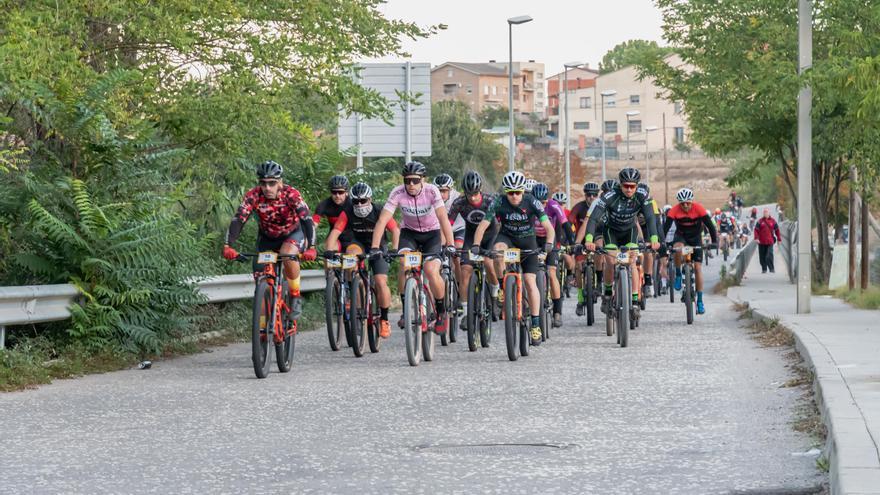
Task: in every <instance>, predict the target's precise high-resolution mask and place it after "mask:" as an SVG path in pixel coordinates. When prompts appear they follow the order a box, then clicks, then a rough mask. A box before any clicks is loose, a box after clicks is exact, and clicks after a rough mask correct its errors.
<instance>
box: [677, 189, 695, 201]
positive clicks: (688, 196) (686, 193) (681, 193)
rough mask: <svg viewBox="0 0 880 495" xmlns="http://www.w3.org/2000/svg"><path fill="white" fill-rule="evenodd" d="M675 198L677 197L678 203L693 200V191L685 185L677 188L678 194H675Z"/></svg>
mask: <svg viewBox="0 0 880 495" xmlns="http://www.w3.org/2000/svg"><path fill="white" fill-rule="evenodd" d="M675 199H677V200H678V202H679V203H684V202H685V201H693V200H694V192H693V191H691V190H690V189H688V188H686V187H682V188H681V189H679V190H678V194H676V195H675Z"/></svg>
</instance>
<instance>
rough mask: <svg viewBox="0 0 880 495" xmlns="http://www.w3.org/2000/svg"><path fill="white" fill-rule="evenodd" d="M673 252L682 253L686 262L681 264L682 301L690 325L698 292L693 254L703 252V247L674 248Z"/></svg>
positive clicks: (692, 320) (692, 321)
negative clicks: (695, 286) (695, 285)
mask: <svg viewBox="0 0 880 495" xmlns="http://www.w3.org/2000/svg"><path fill="white" fill-rule="evenodd" d="M672 251H673V252H676V253H678V252H680V253H681V255H682V256H683V257H684V260H683V261H682V264H681V278H682V285H681V299H682V301H683V302H684V306H685V314H686V318H687V323H688V325H691V324H693V323H694V296H695V295H696V290H695V288H694V282H695V281H694V261H693V258H692V256H693V254H694V253H695V252H697V251H703V252H705V250H704V249H703V247H702V246H681V247H678V248H672Z"/></svg>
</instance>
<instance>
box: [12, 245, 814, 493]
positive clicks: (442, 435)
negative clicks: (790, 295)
mask: <svg viewBox="0 0 880 495" xmlns="http://www.w3.org/2000/svg"><path fill="white" fill-rule="evenodd" d="M717 269H718V263H717V262H716V263H714V264H713V266H710V270H709V271H710V272H712V273H715V272H717ZM711 278H717V275H716V276H714V277H711ZM572 301H573V300H569V301H568V304H566V310H565V311H566V326H565V327H564V328H562V329H558V330H557V331H556V332H555V334H554V335H553V338H552V340H550V341H549V342H547V343H545V345H542V346H541V347H539V348H533V352H532V355H531V356H529V357H527V358H520V360H519V361H518V362H509V361H508V360H507V357H506V353H505V351H504V341H503V327H502V325H501V324H500V322H499V323H496V326H495V330H496V335H495V340H494V341H493V346H492V347H491V348H490V349H480V350H478V351H477V352H475V353H470V352H468V351H467V347H466V344H465V343H462V342H461V341H459V343H458V344H454V345H452V346H451V347H448V348H440V346H439V343H438V347H437V349H438V351H437V355H436V359H435V361H434V362H431V363H423V364H422V365H420V366H418V367H415V368H413V367H410V366H409V365H408V364H407V362H406V355H405V350H404V347H403V339H402V335H401V333H400V332H399V331H396V332H395V334H394V335H393V336H392V339H391V340H390V341H388V342H385V343H384V346H383V348H382V350H381V352H380V353H379V354H376V355H367V356H365V357H363V358H360V359H357V358H354V357H353V356H352V355H351V353H350V351H348V350H343V351H340V352H336V353H334V352H331V351H330V350H329V347H328V345H327V342H326V334H325V332H307V333H302V334H300V335H299V338H298V345H297V356H296V362H295V366H294V371H293V372H291V373H289V374H286V375H282V374H278V373H273V374H271V375H270V376H269V378H267V379H265V380H257V379H255V378H254V375H253V371H252V367H251V363H250V347H249V344H237V345H231V346H228V347H223V348H216V349H214V350H213V352H209V353H204V354H200V355H196V356H191V357H185V358H180V359H174V360H170V361H165V362H157V363H154V365H153V368H152V369H150V370H143V371H141V370H136V369H135V370H130V371H121V372H116V373H108V374H104V375H95V376H88V377H84V378H80V379H76V380H63V381H58V382H56V383H55V384H52V385H49V386H45V387H41V388H40V389H38V390H32V391H26V392H19V393H10V394H4V395H0V492H2V493H61V492H63V493H355V492H357V493H403V492H406V493H476V492H487V493H488V492H491V493H600V494H610V493H626V494H630V493H650V494H660V493H663V494H667V493H669V494H671V493H693V494H708V493H730V492H733V491H737V490H746V491H749V492H750V493H768V491H767V490H771V489H788V490H792V491H791V492H787V493H801V492H799V491H798V490H801V489H805V488H809V487H813V486H815V485H817V484H819V483H821V482H822V481H823V479H824V478H823V476H822V475H821V474H820V473H819V472H818V471H817V469H816V467H815V458H814V457H806V456H799V455H793V454H797V453H801V452H805V451H808V450H809V449H810V448H811V447H812V441H811V439H809V438H808V437H806V436H805V435H803V434H799V433H796V432H795V431H793V430H792V428H791V422H792V420H793V418H794V414H795V408H796V404H797V401H798V398H799V397H800V395H801V393H802V391H800V390H798V389H793V388H780V385H781V384H782V383H784V382H785V381H786V380H787V379H788V378H790V372H789V370H787V369H786V368H785V361H784V359H783V358H782V353H781V351H778V350H771V349H766V348H761V347H759V346H758V345H757V344H756V343H755V342H754V341H752V340H751V339H750V338H749V337H748V336H747V335H746V333H745V331H744V330H742V329H740V328H739V324H738V322H737V321H736V315H735V314H734V313H733V311H732V310H731V308H730V307H729V303H728V301H727V300H726V299H725V298H722V297H720V296H708V295H707V297H706V303H707V309H708V312H709V313H708V315H705V316H700V317H698V318H697V321H696V323H695V324H694V325H693V326H686V325H684V324H683V319H684V309H683V305H681V304H680V303H676V304H670V303H669V302H668V300H667V301H665V302H663V301H661V300H659V299H658V300H655V301H651V303H650V304H649V306H648V310H647V312H645V313H644V318H643V320H642V325H641V328H639V329H638V330H636V331H635V332H634V333H633V334H632V335H631V339H630V347H628V348H626V349H621V348H619V347H617V346H616V345H615V342H614V338H610V337H606V336H604V323H603V320H602V319H601V317H600V318H599V321H598V322H597V323H598V324H597V326H596V327H586V325H585V320H583V319H580V318H577V317H575V316H574V307H573V304H572ZM394 319H396V315H395V318H394ZM544 444H546V445H544ZM468 446H470V447H468Z"/></svg>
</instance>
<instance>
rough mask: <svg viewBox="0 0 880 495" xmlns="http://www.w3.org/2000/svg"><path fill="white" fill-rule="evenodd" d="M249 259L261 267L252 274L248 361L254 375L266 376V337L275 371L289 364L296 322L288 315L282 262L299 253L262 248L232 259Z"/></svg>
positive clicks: (288, 299) (284, 370)
mask: <svg viewBox="0 0 880 495" xmlns="http://www.w3.org/2000/svg"><path fill="white" fill-rule="evenodd" d="M252 258H256V260H257V263H258V264H261V265H263V270H262V271H261V272H257V273H256V274H255V277H256V280H255V282H256V288H255V289H254V309H253V317H252V319H251V360H252V361H253V364H254V374H256V375H257V378H266V377H267V376H268V375H269V361H270V359H269V341H270V339H271V340H272V343H273V344H274V345H275V363H276V364H277V366H278V371H280V372H281V373H287V372H288V371H290V368H291V366H292V365H293V353H294V350H295V348H296V328H297V321H296V319H294V318H292V317H291V310H292V306H293V301H292V298H291V297H290V290H289V288H288V286H287V279H286V278H285V277H284V275H283V273H284V271H283V263H284V262H285V261H288V260H298V259H299V255H298V254H278V253H276V252H274V251H265V252H261V253H241V254H239V255H238V258H236V259H237V260H238V261H246V260H248V259H252ZM279 274H281V275H280V276H279Z"/></svg>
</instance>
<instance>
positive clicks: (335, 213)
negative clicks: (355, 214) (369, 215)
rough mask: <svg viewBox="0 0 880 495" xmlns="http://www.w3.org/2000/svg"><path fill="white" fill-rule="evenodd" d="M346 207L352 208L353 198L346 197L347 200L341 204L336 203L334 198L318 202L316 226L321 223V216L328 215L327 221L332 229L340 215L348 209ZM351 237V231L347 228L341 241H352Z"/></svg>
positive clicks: (340, 238) (345, 242)
mask: <svg viewBox="0 0 880 495" xmlns="http://www.w3.org/2000/svg"><path fill="white" fill-rule="evenodd" d="M346 208H351V198H345V201H344V202H343V203H342V204H341V205H338V204H336V203H334V202H333V198H326V199H325V200H323V201H321V202H320V203H318V206H317V208H315V219H314V220H315V227H317V226H318V225H320V223H321V217H326V218H327V223H329V224H330V228H331V229H332V228H333V225H334V224H335V223H336V219H337V218H339V215H340V214H341V213H342V212H343V211H346ZM349 218H350V217H349ZM351 239H352V234H351V231H349V230H347V229H346V231H345V232H343V233H342V234H341V235H340V236H339V241H340V242H342V243H343V244H347V243H349V242H351Z"/></svg>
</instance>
